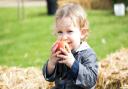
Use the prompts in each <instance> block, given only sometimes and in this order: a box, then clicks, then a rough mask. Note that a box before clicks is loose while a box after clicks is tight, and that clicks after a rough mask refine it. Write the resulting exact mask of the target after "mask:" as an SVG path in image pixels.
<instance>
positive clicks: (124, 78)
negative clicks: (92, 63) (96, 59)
mask: <svg viewBox="0 0 128 89" xmlns="http://www.w3.org/2000/svg"><path fill="white" fill-rule="evenodd" d="M96 87H97V88H96V89H128V49H122V50H120V51H118V52H116V53H113V54H111V55H109V56H108V57H107V58H106V59H104V60H103V61H101V62H100V63H99V77H98V81H97V86H96Z"/></svg>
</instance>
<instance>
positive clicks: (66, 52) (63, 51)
mask: <svg viewBox="0 0 128 89" xmlns="http://www.w3.org/2000/svg"><path fill="white" fill-rule="evenodd" d="M60 51H61V52H62V53H63V55H68V51H67V50H65V49H63V48H60Z"/></svg>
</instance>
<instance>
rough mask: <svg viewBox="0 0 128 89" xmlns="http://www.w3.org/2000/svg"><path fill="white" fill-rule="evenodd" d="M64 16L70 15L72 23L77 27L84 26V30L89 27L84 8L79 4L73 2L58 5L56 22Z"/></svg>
mask: <svg viewBox="0 0 128 89" xmlns="http://www.w3.org/2000/svg"><path fill="white" fill-rule="evenodd" d="M64 17H70V18H71V19H72V21H73V23H74V25H77V24H78V26H79V28H80V29H81V28H84V29H86V30H88V29H89V23H88V20H87V14H86V13H85V10H84V9H83V8H82V7H81V6H80V5H79V4H75V3H68V4H66V5H64V6H62V7H60V8H59V9H58V10H57V11H56V17H55V19H56V23H57V21H58V20H60V19H62V18H64Z"/></svg>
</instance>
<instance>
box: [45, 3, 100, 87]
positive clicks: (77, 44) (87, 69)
mask: <svg viewBox="0 0 128 89" xmlns="http://www.w3.org/2000/svg"><path fill="white" fill-rule="evenodd" d="M88 29H89V28H88V21H87V18H86V14H85V12H84V10H83V8H82V7H81V6H80V5H78V4H72V3H70V4H67V5H65V6H63V7H61V8H59V9H58V10H57V12H56V28H55V34H56V36H57V40H60V39H61V40H63V41H66V43H67V44H68V45H65V48H66V49H67V50H65V49H64V48H60V50H59V51H56V49H57V46H56V45H53V47H52V48H51V56H50V58H49V60H48V61H47V63H46V64H45V65H44V67H43V75H44V77H45V79H46V80H47V81H50V82H53V81H55V87H53V88H52V89H93V88H94V87H95V84H96V80H97V74H98V66H97V62H96V60H97V58H96V55H95V53H94V51H93V50H92V49H91V48H90V46H89V45H88V44H87V42H86V38H87V35H88ZM55 44H56V42H55Z"/></svg>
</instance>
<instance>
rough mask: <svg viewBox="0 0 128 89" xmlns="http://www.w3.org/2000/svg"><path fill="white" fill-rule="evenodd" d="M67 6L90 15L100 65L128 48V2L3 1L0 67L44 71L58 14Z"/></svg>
mask: <svg viewBox="0 0 128 89" xmlns="http://www.w3.org/2000/svg"><path fill="white" fill-rule="evenodd" d="M68 2H75V3H79V4H81V5H82V6H83V8H85V10H86V11H87V14H88V19H89V22H90V35H89V38H88V43H89V44H90V45H91V47H92V48H93V49H94V50H95V52H96V54H97V57H98V60H99V61H100V60H102V59H104V58H105V57H106V56H107V55H109V54H111V53H112V52H115V51H117V50H120V49H122V48H128V0H0V65H1V66H5V65H6V66H19V67H28V66H36V67H42V66H43V64H44V63H45V62H46V60H47V59H48V56H49V52H50V48H51V46H52V44H53V43H54V41H55V37H54V35H53V34H52V30H53V29H54V14H55V11H56V9H57V8H59V7H61V6H63V5H64V4H66V3H68ZM118 6H119V7H118Z"/></svg>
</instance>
